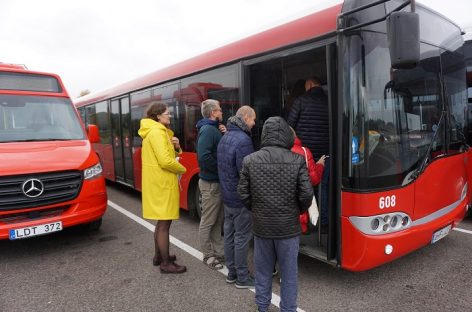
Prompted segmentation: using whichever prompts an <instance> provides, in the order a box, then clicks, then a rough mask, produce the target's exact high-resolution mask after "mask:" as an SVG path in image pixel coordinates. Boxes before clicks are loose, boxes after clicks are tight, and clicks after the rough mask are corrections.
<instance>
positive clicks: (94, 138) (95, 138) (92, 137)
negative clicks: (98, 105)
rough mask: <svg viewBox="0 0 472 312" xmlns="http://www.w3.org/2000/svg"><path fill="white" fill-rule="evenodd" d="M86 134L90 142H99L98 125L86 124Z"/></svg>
mask: <svg viewBox="0 0 472 312" xmlns="http://www.w3.org/2000/svg"><path fill="white" fill-rule="evenodd" d="M87 135H88V138H89V141H90V143H100V135H99V134H98V127H97V126H96V125H88V126H87Z"/></svg>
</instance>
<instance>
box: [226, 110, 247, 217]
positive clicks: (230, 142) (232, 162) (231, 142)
mask: <svg viewBox="0 0 472 312" xmlns="http://www.w3.org/2000/svg"><path fill="white" fill-rule="evenodd" d="M226 129H227V132H226V133H225V135H223V137H222V138H221V140H220V143H219V144H218V153H217V157H218V175H219V177H220V186H221V196H222V197H223V203H224V204H225V205H226V206H228V207H231V208H243V207H244V204H243V202H242V201H241V199H240V198H239V194H238V183H239V172H240V171H241V168H242V166H243V158H244V157H246V156H247V155H249V154H251V153H253V152H254V146H253V144H252V140H251V130H249V128H248V126H247V125H246V123H245V122H244V121H243V120H242V119H241V118H239V117H236V116H234V117H231V118H229V119H228V123H227V124H226Z"/></svg>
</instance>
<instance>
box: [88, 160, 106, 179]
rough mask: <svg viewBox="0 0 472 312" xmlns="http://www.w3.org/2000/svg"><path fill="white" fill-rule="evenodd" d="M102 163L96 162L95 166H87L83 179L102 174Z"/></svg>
mask: <svg viewBox="0 0 472 312" xmlns="http://www.w3.org/2000/svg"><path fill="white" fill-rule="evenodd" d="M102 171H103V169H102V165H101V164H100V163H98V164H96V165H95V166H92V167H90V168H87V169H85V170H84V179H85V180H90V179H92V178H95V177H97V176H101V175H102Z"/></svg>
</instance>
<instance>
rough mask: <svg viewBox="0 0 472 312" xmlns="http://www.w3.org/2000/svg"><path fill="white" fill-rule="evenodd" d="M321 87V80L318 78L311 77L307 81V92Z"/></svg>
mask: <svg viewBox="0 0 472 312" xmlns="http://www.w3.org/2000/svg"><path fill="white" fill-rule="evenodd" d="M319 86H321V80H320V78H318V77H310V78H308V79H307V80H306V81H305V91H308V90H310V89H311V88H314V87H319Z"/></svg>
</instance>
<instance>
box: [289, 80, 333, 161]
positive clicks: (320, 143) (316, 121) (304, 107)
mask: <svg viewBox="0 0 472 312" xmlns="http://www.w3.org/2000/svg"><path fill="white" fill-rule="evenodd" d="M287 122H288V124H289V125H290V126H291V127H292V128H293V129H295V131H296V132H297V136H298V138H299V139H300V140H301V141H302V144H303V145H304V146H306V147H308V148H309V149H310V151H311V153H312V154H313V158H314V159H315V161H316V160H318V159H319V158H320V157H321V155H326V154H328V153H329V121H328V98H327V97H326V95H325V93H324V91H323V89H322V88H321V87H314V88H312V89H310V90H309V91H308V92H307V93H305V94H304V95H302V96H300V97H298V98H297V99H296V100H295V102H294V103H293V107H292V109H291V110H290V114H289V115H288V118H287Z"/></svg>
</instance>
